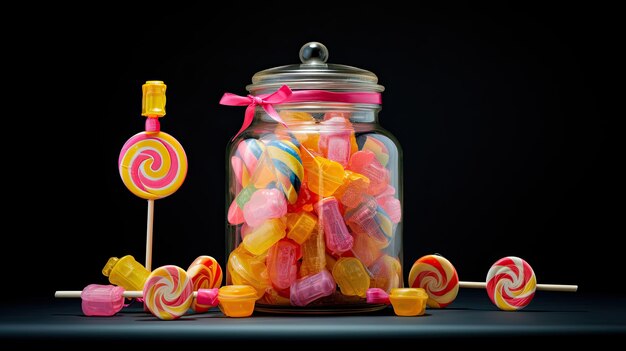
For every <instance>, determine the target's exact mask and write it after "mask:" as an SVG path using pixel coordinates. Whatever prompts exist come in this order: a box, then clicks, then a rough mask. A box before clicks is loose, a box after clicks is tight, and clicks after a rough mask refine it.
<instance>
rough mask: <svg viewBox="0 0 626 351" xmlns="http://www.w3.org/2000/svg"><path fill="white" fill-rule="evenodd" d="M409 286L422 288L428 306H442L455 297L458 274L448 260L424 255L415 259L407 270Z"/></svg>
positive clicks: (457, 290)
mask: <svg viewBox="0 0 626 351" xmlns="http://www.w3.org/2000/svg"><path fill="white" fill-rule="evenodd" d="M409 286H410V287H412V288H423V289H424V290H426V293H427V294H428V301H427V302H426V303H427V304H428V307H431V308H444V307H446V306H448V305H449V304H451V303H452V301H454V299H456V295H457V293H458V292H459V276H458V275H457V273H456V269H454V266H452V263H450V261H448V260H446V259H445V258H444V257H442V256H438V255H426V256H423V257H421V258H420V259H418V260H417V261H415V263H414V264H413V267H411V271H410V272H409Z"/></svg>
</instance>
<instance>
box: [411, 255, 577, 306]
mask: <svg viewBox="0 0 626 351" xmlns="http://www.w3.org/2000/svg"><path fill="white" fill-rule="evenodd" d="M409 285H410V286H411V287H414V288H424V289H425V290H426V293H427V294H428V306H429V307H435V308H441V307H446V306H447V305H449V304H451V303H452V301H454V299H455V298H456V295H457V292H458V290H459V288H475V289H487V294H488V295H489V298H490V299H491V302H493V304H494V305H496V306H497V307H498V308H499V309H501V310H505V311H517V310H520V309H522V308H524V307H526V306H527V305H528V304H529V303H530V301H531V300H532V299H533V297H534V296H535V290H545V291H561V292H575V291H577V290H578V285H562V284H537V278H536V277H535V273H534V272H533V269H532V268H531V267H530V265H529V264H528V263H527V262H526V261H524V260H523V259H521V258H519V257H515V256H508V257H504V258H501V259H499V260H498V261H497V262H496V263H494V264H493V265H492V266H491V268H490V269H489V272H488V273H487V282H486V283H483V282H466V281H459V277H458V275H457V273H456V269H454V266H453V265H452V263H450V261H448V260H446V259H445V258H443V257H442V256H439V255H426V256H424V257H421V258H420V259H418V260H417V261H415V264H414V265H413V267H412V268H411V272H410V273H409Z"/></svg>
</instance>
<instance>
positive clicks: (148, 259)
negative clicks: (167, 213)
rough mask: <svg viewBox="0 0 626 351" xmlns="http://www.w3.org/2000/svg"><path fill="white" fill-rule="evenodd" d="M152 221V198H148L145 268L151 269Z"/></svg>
mask: <svg viewBox="0 0 626 351" xmlns="http://www.w3.org/2000/svg"><path fill="white" fill-rule="evenodd" d="M153 223H154V200H148V231H147V233H146V269H147V270H149V271H151V270H152V227H153Z"/></svg>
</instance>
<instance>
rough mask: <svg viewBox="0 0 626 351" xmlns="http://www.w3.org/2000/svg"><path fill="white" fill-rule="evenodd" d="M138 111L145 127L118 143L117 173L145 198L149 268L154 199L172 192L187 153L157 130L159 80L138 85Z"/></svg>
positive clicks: (161, 95)
mask: <svg viewBox="0 0 626 351" xmlns="http://www.w3.org/2000/svg"><path fill="white" fill-rule="evenodd" d="M142 89H143V103H142V111H141V115H142V116H146V117H148V119H147V120H146V131H145V132H141V133H138V134H135V135H134V136H133V137H131V138H130V139H128V141H127V142H126V143H125V144H124V146H123V147H122V151H120V156H119V159H118V167H119V171H120V177H122V181H123V182H124V185H126V187H127V188H128V190H130V191H131V192H132V193H133V194H135V195H137V196H139V197H140V198H142V199H146V200H148V229H147V238H146V264H145V266H146V268H147V269H148V270H150V269H152V223H153V222H154V218H153V217H154V200H157V199H162V198H164V197H166V196H168V195H171V194H173V193H174V192H175V191H176V190H178V188H180V186H181V185H182V184H183V182H184V181H185V177H186V176H187V155H186V154H185V150H184V149H183V147H182V146H181V145H180V143H179V142H178V140H176V139H174V137H173V136H171V135H169V134H167V133H165V132H162V131H161V130H160V122H159V118H160V117H163V116H165V89H166V85H165V84H164V83H163V82H161V81H147V82H146V84H144V85H143V86H142Z"/></svg>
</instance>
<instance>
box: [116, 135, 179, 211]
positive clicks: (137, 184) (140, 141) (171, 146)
mask: <svg viewBox="0 0 626 351" xmlns="http://www.w3.org/2000/svg"><path fill="white" fill-rule="evenodd" d="M118 166H119V170H120V176H121V177H122V181H123V182H124V185H126V187H127V188H128V190H130V191H131V192H132V193H133V194H135V195H137V196H139V197H140V198H143V199H146V200H157V199H162V198H164V197H166V196H168V195H171V194H173V193H174V192H176V190H178V188H180V186H181V185H182V184H183V181H184V180H185V177H186V176H187V155H186V154H185V150H184V149H183V147H182V145H180V143H179V142H178V140H176V139H175V138H174V137H173V136H171V135H169V134H167V133H165V132H157V133H146V132H141V133H138V134H135V135H134V136H133V137H131V138H130V139H128V141H127V142H126V144H124V147H122V151H121V152H120V157H119V160H118Z"/></svg>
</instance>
